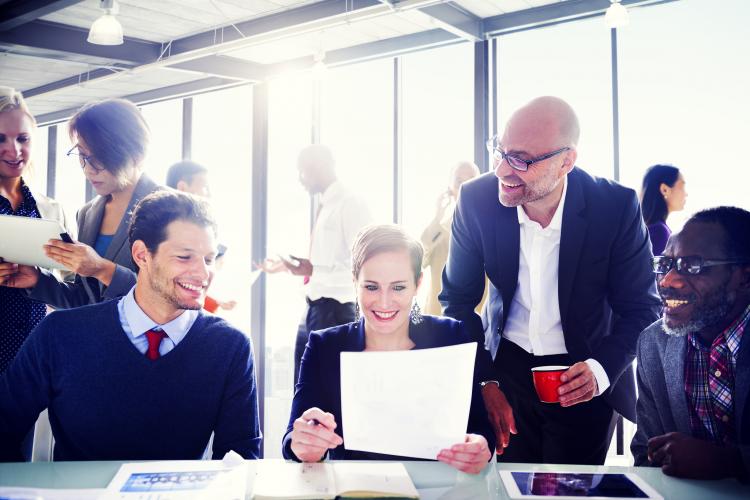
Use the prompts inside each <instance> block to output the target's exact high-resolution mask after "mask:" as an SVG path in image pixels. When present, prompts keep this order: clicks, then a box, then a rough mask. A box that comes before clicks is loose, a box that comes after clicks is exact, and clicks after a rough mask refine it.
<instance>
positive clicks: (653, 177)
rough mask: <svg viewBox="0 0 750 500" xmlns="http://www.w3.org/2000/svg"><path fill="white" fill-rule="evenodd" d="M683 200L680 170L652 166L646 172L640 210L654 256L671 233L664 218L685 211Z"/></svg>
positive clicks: (683, 183) (683, 191)
mask: <svg viewBox="0 0 750 500" xmlns="http://www.w3.org/2000/svg"><path fill="white" fill-rule="evenodd" d="M686 199H687V192H686V191H685V178H684V177H683V176H682V173H680V169H678V168H677V167H673V166H672V165H654V166H652V167H649V168H648V170H646V174H645V175H644V176H643V187H642V189H641V210H642V211H643V220H644V221H645V222H646V226H647V227H648V234H649V237H650V238H651V247H652V249H653V253H654V255H661V253H662V252H663V251H664V247H666V246H667V240H668V239H669V235H670V234H672V231H671V230H670V229H669V226H667V217H668V216H669V214H670V213H672V212H677V211H680V210H682V209H684V208H685V201H686Z"/></svg>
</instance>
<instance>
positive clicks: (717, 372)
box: [714, 370, 721, 378]
mask: <svg viewBox="0 0 750 500" xmlns="http://www.w3.org/2000/svg"><path fill="white" fill-rule="evenodd" d="M714 377H717V378H718V377H721V370H716V371H715V372H714Z"/></svg>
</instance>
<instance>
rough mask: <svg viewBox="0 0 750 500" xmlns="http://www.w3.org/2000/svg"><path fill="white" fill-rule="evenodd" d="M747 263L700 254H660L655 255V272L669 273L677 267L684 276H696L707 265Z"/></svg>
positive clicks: (745, 262)
mask: <svg viewBox="0 0 750 500" xmlns="http://www.w3.org/2000/svg"><path fill="white" fill-rule="evenodd" d="M747 263H748V261H747V260H737V259H725V260H704V259H703V257H700V256H698V255H690V256H687V257H677V258H674V257H667V256H666V255H659V256H657V257H654V262H653V269H654V273H655V274H667V273H668V272H669V271H670V270H671V269H676V270H677V273H678V274H682V275H683V276H695V275H696V274H700V273H701V272H703V269H704V268H706V267H713V266H727V265H732V264H747Z"/></svg>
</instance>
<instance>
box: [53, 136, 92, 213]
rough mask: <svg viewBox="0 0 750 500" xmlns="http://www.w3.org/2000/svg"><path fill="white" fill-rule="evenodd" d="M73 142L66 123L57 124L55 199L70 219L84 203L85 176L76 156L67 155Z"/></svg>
mask: <svg viewBox="0 0 750 500" xmlns="http://www.w3.org/2000/svg"><path fill="white" fill-rule="evenodd" d="M71 147H73V144H72V143H71V142H70V136H69V135H68V125H67V123H61V124H59V125H57V158H56V160H57V165H56V168H55V199H56V200H57V201H59V202H60V204H62V207H63V209H64V210H65V213H66V214H67V216H68V217H70V218H71V220H75V219H74V218H73V217H74V216H75V214H76V213H78V210H79V209H80V208H81V207H82V206H83V205H84V203H86V184H87V182H88V181H87V180H86V177H85V176H84V175H83V170H81V164H80V163H79V162H78V157H76V156H70V157H69V156H67V152H68V151H70V148H71Z"/></svg>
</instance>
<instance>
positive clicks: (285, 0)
mask: <svg viewBox="0 0 750 500" xmlns="http://www.w3.org/2000/svg"><path fill="white" fill-rule="evenodd" d="M318 1H320V0H119V1H118V4H119V12H118V14H117V18H118V19H119V21H120V23H121V24H122V26H123V30H124V33H125V36H126V37H132V38H137V39H142V40H146V41H150V42H156V43H165V42H169V41H172V40H176V39H180V38H184V37H187V36H190V35H194V34H197V33H203V32H210V31H211V30H212V29H214V28H218V27H222V26H228V25H231V24H233V23H240V22H243V21H247V20H251V19H256V18H262V17H264V16H268V15H270V14H274V13H279V12H283V11H285V10H288V9H293V8H298V7H300V6H303V5H306V4H314V3H317V2H318ZM418 1H419V0H405V3H403V7H402V8H397V9H395V10H390V9H387V8H385V6H381V8H375V9H370V10H368V13H367V14H366V15H363V16H361V17H357V16H353V17H349V18H347V19H342V18H338V19H335V20H333V19H332V20H330V21H324V22H320V23H315V24H314V25H303V26H300V27H298V28H296V29H291V30H288V31H281V32H278V33H277V32H274V33H272V34H271V35H270V36H261V37H256V38H253V35H252V34H250V35H249V37H248V38H245V39H244V40H242V41H241V42H240V43H241V46H240V47H239V48H237V47H236V46H233V47H231V48H225V49H222V51H221V52H219V53H221V54H222V55H225V56H231V57H235V58H240V59H243V60H246V61H250V62H253V63H258V64H264V65H265V64H274V63H280V62H285V61H289V60H294V59H298V58H301V57H310V56H313V55H315V54H316V53H317V52H318V51H321V50H322V51H324V52H327V51H332V50H336V49H340V48H345V47H351V46H355V45H361V44H366V43H369V42H375V41H379V40H385V39H389V38H394V37H399V36H404V35H410V34H414V33H418V32H423V31H429V30H435V29H437V28H440V24H439V23H437V22H436V21H435V20H434V19H433V18H432V17H430V16H429V15H427V14H425V13H424V12H422V11H420V10H418V9H416V8H413V7H414V5H415V2H418ZM425 1H426V2H427V3H429V4H431V3H442V2H441V0H422V3H421V5H424V2H425ZM558 1H564V0H454V1H453V3H454V4H456V5H458V6H459V7H460V8H462V9H464V10H465V11H466V12H468V13H471V14H473V15H474V16H476V17H479V18H486V17H491V16H496V15H501V14H505V13H508V12H513V11H518V10H524V9H529V8H533V7H538V6H540V5H545V4H552V3H557V2H558ZM374 11H377V14H376V15H371V14H370V12H374ZM101 14H102V11H101V9H100V8H99V0H84V1H82V2H81V3H78V4H76V5H73V6H71V7H67V8H64V9H61V10H59V11H57V12H55V13H52V14H49V15H47V16H44V17H42V18H41V19H42V20H44V21H51V22H55V23H61V24H65V25H69V26H74V27H78V28H83V29H87V28H88V27H90V26H91V23H92V22H93V21H94V20H95V19H96V18H98V17H99V16H100V15H101ZM2 50H3V51H4V53H2V52H0V74H1V75H2V77H1V78H0V84H2V85H10V86H13V87H16V88H19V89H22V90H28V89H34V88H37V87H40V86H43V85H46V84H50V83H54V82H58V81H60V80H63V79H66V78H71V77H76V78H79V79H83V80H85V79H86V77H85V76H84V77H78V75H81V74H84V75H86V74H88V72H90V71H93V70H96V69H98V68H101V67H102V66H101V64H102V62H103V61H104V62H105V64H111V62H107V59H102V58H98V59H95V58H91V57H90V56H83V55H82V56H79V57H77V59H78V60H80V61H82V62H72V61H63V60H61V59H60V58H59V56H57V58H56V56H54V55H53V56H50V54H51V52H50V51H42V50H38V49H37V50H30V51H27V50H23V48H21V49H19V48H18V47H14V46H12V45H11V46H6V47H5V48H4V49H2ZM21 50H23V52H24V53H28V54H37V55H36V56H34V55H20V54H17V53H14V52H18V51H21ZM50 57H51V58H50ZM87 61H88V64H87V63H86V62H87ZM105 67H106V66H105ZM206 76H207V75H205V74H201V73H189V72H184V71H177V70H174V69H168V68H165V66H163V65H154V67H149V68H148V69H146V70H143V71H136V72H132V73H126V72H119V73H117V74H116V75H114V76H107V77H106V78H103V79H100V80H93V81H91V82H87V83H84V84H83V85H80V84H74V85H71V86H67V87H64V88H61V89H57V90H54V91H52V92H48V93H44V94H41V95H37V96H33V97H31V98H30V99H29V104H30V106H31V107H32V110H33V111H34V113H36V114H45V113H50V112H54V111H60V110H64V109H68V108H71V107H75V106H79V105H82V104H84V103H85V102H87V101H89V100H91V99H96V98H103V97H120V96H126V95H132V94H136V93H140V92H145V91H149V90H154V89H159V88H162V87H167V86H170V85H176V84H180V83H186V82H191V81H194V80H198V79H202V78H205V77H206Z"/></svg>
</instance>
